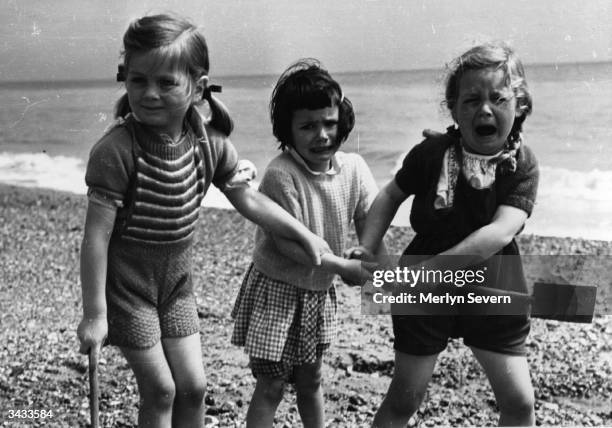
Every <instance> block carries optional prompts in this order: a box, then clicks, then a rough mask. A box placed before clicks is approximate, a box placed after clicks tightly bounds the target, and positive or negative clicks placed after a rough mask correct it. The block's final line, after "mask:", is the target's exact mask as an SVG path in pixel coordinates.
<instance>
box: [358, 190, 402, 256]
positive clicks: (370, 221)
mask: <svg viewBox="0 0 612 428" xmlns="http://www.w3.org/2000/svg"><path fill="white" fill-rule="evenodd" d="M407 197H408V195H406V194H405V193H404V192H403V191H402V190H401V189H400V188H399V187H398V186H397V184H396V183H395V180H391V181H390V182H389V183H387V184H386V185H385V186H384V187H383V188H382V189H381V190H380V192H378V195H376V199H374V202H373V203H372V206H371V207H370V210H369V211H368V215H367V217H366V221H365V224H364V225H363V226H360V228H362V231H361V233H360V232H359V230H357V233H358V234H360V235H361V236H359V240H360V243H361V246H362V247H364V249H365V250H367V252H369V253H370V254H374V253H377V252H378V253H382V252H383V249H384V246H383V247H381V245H383V244H382V239H383V236H385V233H386V232H387V229H389V226H390V225H391V221H392V220H393V217H395V213H397V210H398V208H399V207H400V205H401V204H402V202H404V201H405V200H406V198H407ZM356 227H357V225H356Z"/></svg>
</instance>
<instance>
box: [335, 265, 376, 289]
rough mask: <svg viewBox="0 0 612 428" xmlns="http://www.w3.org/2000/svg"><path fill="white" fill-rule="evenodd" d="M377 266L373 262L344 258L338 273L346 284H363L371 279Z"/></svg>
mask: <svg viewBox="0 0 612 428" xmlns="http://www.w3.org/2000/svg"><path fill="white" fill-rule="evenodd" d="M377 267H378V264H377V263H373V262H366V261H362V260H357V259H344V262H343V264H342V273H341V274H340V275H341V277H342V280H343V281H344V282H345V283H346V284H347V285H363V284H365V283H366V282H367V281H371V280H372V275H373V272H374V271H375V270H376V268H377Z"/></svg>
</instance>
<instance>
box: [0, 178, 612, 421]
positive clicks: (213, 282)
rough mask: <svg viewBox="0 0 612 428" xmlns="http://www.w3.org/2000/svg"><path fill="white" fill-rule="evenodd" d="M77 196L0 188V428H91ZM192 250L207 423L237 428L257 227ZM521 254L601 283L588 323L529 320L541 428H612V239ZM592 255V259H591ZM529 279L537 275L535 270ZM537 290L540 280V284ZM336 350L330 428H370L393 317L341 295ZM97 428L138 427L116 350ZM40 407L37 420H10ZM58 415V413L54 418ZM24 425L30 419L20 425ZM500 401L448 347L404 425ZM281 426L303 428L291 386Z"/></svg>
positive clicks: (481, 417) (242, 225) (531, 246)
mask: <svg viewBox="0 0 612 428" xmlns="http://www.w3.org/2000/svg"><path fill="white" fill-rule="evenodd" d="M85 203H86V202H85V198H84V197H82V196H74V195H69V194H65V193H56V192H52V191H46V190H26V189H22V188H15V187H8V186H0V269H1V271H0V362H1V363H0V424H1V426H10V427H13V426H42V425H48V426H60V427H74V426H85V425H86V424H87V423H88V420H89V416H88V415H89V408H88V400H87V390H88V386H87V385H88V383H87V362H86V358H85V356H83V355H80V354H78V352H77V349H78V343H77V339H76V334H75V329H76V325H77V323H78V321H79V317H80V313H81V312H80V311H81V309H80V307H81V303H80V286H79V280H78V269H79V268H78V254H79V246H80V239H81V237H82V233H83V220H84V213H85ZM201 218H202V221H201V223H200V227H199V229H198V232H197V233H198V235H197V244H196V248H195V271H194V275H195V282H196V284H197V298H198V302H199V309H200V317H201V334H202V351H203V354H204V364H205V367H206V371H207V376H208V382H209V386H208V391H207V396H206V402H207V404H208V413H209V414H210V415H213V416H214V417H215V418H216V419H217V420H218V421H219V426H223V427H233V426H243V422H242V421H243V420H244V416H245V414H246V410H247V407H248V403H249V400H250V396H251V393H252V390H253V386H254V380H253V379H252V377H251V375H250V372H249V369H248V368H247V358H246V356H245V355H244V354H243V352H242V350H241V349H240V348H236V347H233V346H232V345H230V343H229V339H230V335H231V329H232V320H231V319H230V311H231V308H232V305H233V302H234V298H235V296H236V293H237V290H238V287H239V286H240V282H241V280H242V276H243V275H244V273H245V270H246V269H247V267H248V264H249V261H250V252H251V248H252V236H253V230H254V227H253V225H252V224H251V223H249V222H248V221H246V220H244V219H243V218H241V217H240V216H239V215H238V214H237V213H235V212H232V211H224V210H217V209H204V210H203V211H202V214H201ZM410 234H411V232H410V230H409V229H399V228H393V229H392V230H391V231H390V233H389V235H388V237H387V243H388V245H389V247H390V248H391V249H392V251H397V252H400V251H401V249H402V248H403V247H404V246H405V245H406V244H407V242H409V239H410ZM519 244H520V246H521V251H522V252H523V254H534V255H546V254H548V255H562V254H582V255H585V256H587V261H588V260H591V261H592V260H599V261H596V262H595V263H596V264H595V266H594V267H593V266H591V267H589V268H585V267H584V266H576V265H575V263H574V265H572V264H571V263H570V264H569V265H567V266H565V267H562V268H560V269H559V270H558V271H556V272H554V275H556V276H557V277H564V278H566V279H567V278H569V280H571V281H574V282H581V283H585V284H596V285H597V286H598V301H597V311H598V313H599V314H600V315H596V316H595V318H594V319H593V322H592V323H590V324H577V323H567V322H558V321H551V320H542V319H534V320H533V325H532V333H531V335H530V337H529V341H528V352H529V354H528V359H529V364H530V367H531V376H532V382H533V385H534V388H535V390H536V418H537V423H538V425H565V426H575V425H581V426H601V425H612V404H611V403H612V317H611V316H609V315H608V316H605V315H601V314H605V313H608V314H609V313H611V312H610V310H609V308H610V306H609V305H610V297H611V295H612V278H611V276H610V275H609V271H607V270H606V271H603V270H602V269H597V267H598V266H599V267H601V266H600V265H598V263H600V261H602V262H607V261H609V260H610V256H611V255H612V242H603V241H584V240H578V239H562V238H543V237H537V236H532V235H529V236H521V237H520V238H519ZM597 257H598V258H597ZM529 275H530V280H531V281H533V280H535V279H538V277H537V276H538V275H539V273H538V272H535V273H534V272H530V273H529ZM540 279H541V278H540ZM338 292H339V293H338V294H339V301H340V309H339V311H340V312H339V331H338V340H337V342H336V343H335V344H334V345H333V347H332V348H331V351H330V353H329V355H328V356H327V357H326V360H325V366H324V382H325V399H326V411H327V420H328V426H330V427H360V426H369V423H370V421H371V419H372V416H373V414H374V412H375V411H376V409H377V407H378V405H379V404H380V402H381V400H382V398H383V396H384V393H385V392H386V389H387V387H388V385H389V382H390V375H391V373H392V370H393V351H392V332H391V322H390V318H389V317H388V316H373V315H362V314H361V302H360V292H359V289H358V288H351V287H348V286H346V285H343V284H340V285H339V286H338ZM100 380H101V392H102V394H101V421H102V426H114V427H128V426H130V427H131V426H134V425H135V421H136V415H137V406H138V395H137V388H136V384H135V381H134V378H133V375H132V373H131V371H130V369H129V368H128V367H127V365H126V362H125V361H124V359H123V358H122V357H121V355H120V354H119V352H118V351H117V350H116V349H114V348H112V347H107V348H104V350H103V353H102V360H101V364H100ZM17 410H39V412H38V413H40V411H42V410H44V411H45V412H46V413H47V417H45V418H37V419H34V418H29V417H12V418H11V417H10V416H14V412H11V411H17ZM49 412H52V416H49V415H48V413H49ZM26 416H27V415H26ZM497 418H498V413H497V409H496V404H495V399H494V396H493V394H492V392H491V390H490V387H489V385H488V382H487V380H486V378H485V377H484V375H483V373H482V371H481V369H480V367H479V366H478V364H477V363H476V362H475V360H474V359H473V357H472V355H471V352H470V351H469V350H468V349H467V348H466V347H465V346H463V344H462V342H461V341H459V340H453V341H451V343H450V344H449V347H448V348H447V350H446V351H444V352H443V353H442V354H441V355H440V358H439V360H438V364H437V366H436V369H435V371H434V375H433V380H432V382H431V384H430V387H429V390H428V394H427V397H426V399H425V402H424V403H423V404H422V406H421V408H420V409H419V411H418V413H417V414H416V415H415V417H414V418H413V419H412V420H411V421H410V425H411V426H439V425H452V426H467V425H469V426H484V425H494V424H495V423H496V421H497ZM276 421H277V423H276V425H275V426H278V427H292V426H300V423H299V416H298V413H297V407H296V404H295V394H294V393H293V391H292V390H291V388H288V391H287V393H286V394H285V398H284V400H283V402H282V404H281V406H280V408H279V410H278V412H277V418H276Z"/></svg>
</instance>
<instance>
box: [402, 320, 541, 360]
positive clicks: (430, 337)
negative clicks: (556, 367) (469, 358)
mask: <svg viewBox="0 0 612 428" xmlns="http://www.w3.org/2000/svg"><path fill="white" fill-rule="evenodd" d="M392 319H393V334H394V336H395V340H394V345H393V348H394V349H395V350H396V351H399V352H403V353H405V354H411V355H434V354H438V353H440V352H442V351H443V350H444V349H446V346H447V344H448V339H449V338H457V337H463V343H465V344H466V345H467V346H473V347H476V348H480V349H484V350H487V351H492V352H498V353H500V354H506V355H525V354H526V350H525V340H526V339H527V336H528V335H529V330H530V328H531V321H530V319H529V317H528V316H526V315H490V316H468V315H458V316H415V315H393V316H392Z"/></svg>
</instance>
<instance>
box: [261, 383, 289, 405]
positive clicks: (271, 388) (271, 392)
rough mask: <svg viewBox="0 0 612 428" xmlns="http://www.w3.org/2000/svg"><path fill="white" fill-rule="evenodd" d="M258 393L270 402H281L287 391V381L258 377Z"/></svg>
mask: <svg viewBox="0 0 612 428" xmlns="http://www.w3.org/2000/svg"><path fill="white" fill-rule="evenodd" d="M256 388H257V390H258V393H259V394H261V396H262V397H263V398H264V399H265V400H266V401H267V402H269V403H280V401H281V400H282V399H283V394H284V393H285V381H284V380H282V379H277V378H258V379H257V385H256Z"/></svg>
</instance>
